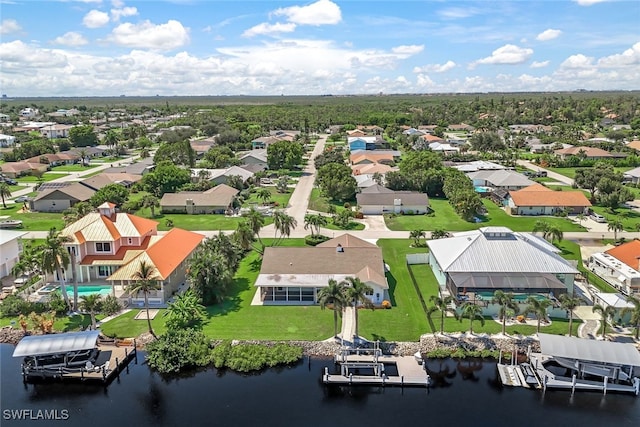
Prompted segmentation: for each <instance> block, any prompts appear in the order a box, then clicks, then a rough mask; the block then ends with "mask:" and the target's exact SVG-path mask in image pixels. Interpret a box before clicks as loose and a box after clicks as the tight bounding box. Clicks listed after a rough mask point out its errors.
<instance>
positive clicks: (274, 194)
mask: <svg viewBox="0 0 640 427" xmlns="http://www.w3.org/2000/svg"><path fill="white" fill-rule="evenodd" d="M260 188H266V189H267V190H269V192H270V193H271V200H270V201H271V202H277V203H278V206H277V207H279V208H283V209H284V208H286V207H287V206H288V205H289V199H290V198H291V194H292V193H293V188H290V189H289V190H288V192H286V193H278V190H276V188H275V187H260ZM257 193H258V192H257V191H256V192H254V193H251V197H249V198H248V199H247V200H245V202H244V203H243V204H242V206H243V207H250V206H251V205H254V204H259V205H261V204H262V199H258V197H257Z"/></svg>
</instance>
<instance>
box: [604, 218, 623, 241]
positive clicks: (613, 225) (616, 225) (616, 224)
mask: <svg viewBox="0 0 640 427" xmlns="http://www.w3.org/2000/svg"><path fill="white" fill-rule="evenodd" d="M607 230H608V231H613V240H615V241H616V242H617V241H618V232H619V231H624V225H623V224H622V221H621V220H619V219H618V218H616V219H613V220H611V221H609V224H607Z"/></svg>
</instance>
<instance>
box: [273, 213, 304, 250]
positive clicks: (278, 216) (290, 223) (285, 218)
mask: <svg viewBox="0 0 640 427" xmlns="http://www.w3.org/2000/svg"><path fill="white" fill-rule="evenodd" d="M273 225H274V229H275V232H274V233H275V234H274V236H273V237H274V242H273V246H275V245H277V244H278V243H279V242H280V241H281V240H282V239H283V238H285V237H289V236H290V235H291V231H292V230H293V229H295V228H296V226H297V225H298V221H296V219H295V218H294V217H292V216H291V215H287V214H286V213H285V212H284V211H282V210H280V209H276V210H275V211H274V212H273ZM278 233H280V236H278Z"/></svg>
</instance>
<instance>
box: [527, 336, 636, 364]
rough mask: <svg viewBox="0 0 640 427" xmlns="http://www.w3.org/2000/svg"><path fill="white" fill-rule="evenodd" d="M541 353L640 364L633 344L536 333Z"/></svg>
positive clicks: (614, 362)
mask: <svg viewBox="0 0 640 427" xmlns="http://www.w3.org/2000/svg"><path fill="white" fill-rule="evenodd" d="M538 338H539V339H540V350H541V351H542V353H543V354H546V355H550V356H556V357H564V358H567V359H576V360H585V361H590V362H601V363H612V364H616V365H624V366H640V352H638V350H636V348H635V346H634V345H633V344H624V343H618V342H610V341H599V340H589V339H583V338H576V337H565V336H561V335H550V334H538Z"/></svg>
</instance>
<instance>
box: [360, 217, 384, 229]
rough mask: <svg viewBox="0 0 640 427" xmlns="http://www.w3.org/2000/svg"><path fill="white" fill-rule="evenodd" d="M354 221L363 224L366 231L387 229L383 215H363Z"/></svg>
mask: <svg viewBox="0 0 640 427" xmlns="http://www.w3.org/2000/svg"><path fill="white" fill-rule="evenodd" d="M356 221H358V222H359V223H362V224H364V229H365V230H368V231H389V229H388V228H387V224H385V222H384V215H365V217H364V218H362V219H358V220H356Z"/></svg>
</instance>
